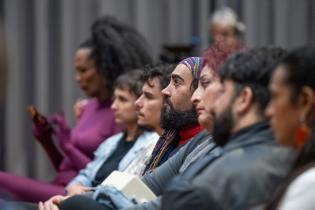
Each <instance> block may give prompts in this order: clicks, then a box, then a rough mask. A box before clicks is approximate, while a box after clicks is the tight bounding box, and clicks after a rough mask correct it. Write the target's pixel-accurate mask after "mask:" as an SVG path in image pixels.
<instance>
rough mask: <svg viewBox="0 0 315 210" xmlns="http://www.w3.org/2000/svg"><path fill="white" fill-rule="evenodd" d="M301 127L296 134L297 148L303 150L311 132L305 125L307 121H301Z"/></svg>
mask: <svg viewBox="0 0 315 210" xmlns="http://www.w3.org/2000/svg"><path fill="white" fill-rule="evenodd" d="M300 123H301V125H300V126H299V127H298V129H297V130H296V133H295V147H296V148H297V149H301V148H302V147H303V146H304V144H305V141H306V140H307V139H308V138H309V137H310V134H311V131H310V129H309V128H308V126H307V125H306V123H305V119H304V118H301V119H300Z"/></svg>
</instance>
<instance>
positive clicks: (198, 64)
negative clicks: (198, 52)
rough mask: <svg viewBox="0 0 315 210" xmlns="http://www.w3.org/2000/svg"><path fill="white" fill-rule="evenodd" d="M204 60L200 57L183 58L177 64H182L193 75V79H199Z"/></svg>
mask: <svg viewBox="0 0 315 210" xmlns="http://www.w3.org/2000/svg"><path fill="white" fill-rule="evenodd" d="M203 61H204V59H203V58H201V57H190V58H185V59H184V60H182V61H181V62H179V64H184V65H185V66H187V68H188V69H189V70H190V71H191V73H192V74H193V77H194V79H197V80H198V79H199V77H200V74H201V69H202V65H203Z"/></svg>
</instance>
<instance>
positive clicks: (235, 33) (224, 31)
mask: <svg viewBox="0 0 315 210" xmlns="http://www.w3.org/2000/svg"><path fill="white" fill-rule="evenodd" d="M209 29H210V38H211V42H212V43H213V44H214V45H216V44H217V43H220V42H221V43H222V42H223V43H225V44H227V45H229V46H234V47H235V48H239V46H240V45H241V35H242V33H243V31H244V30H245V26H244V24H243V23H242V22H240V21H239V20H238V17H237V15H236V13H235V12H234V11H233V10H232V9H231V8H229V7H222V8H220V9H218V10H216V11H214V13H213V15H212V16H211V18H210V21H209Z"/></svg>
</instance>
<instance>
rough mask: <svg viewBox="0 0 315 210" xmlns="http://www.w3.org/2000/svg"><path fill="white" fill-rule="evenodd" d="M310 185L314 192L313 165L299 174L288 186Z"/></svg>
mask: <svg viewBox="0 0 315 210" xmlns="http://www.w3.org/2000/svg"><path fill="white" fill-rule="evenodd" d="M300 187H312V188H313V189H314V192H315V166H314V167H312V168H309V169H307V170H306V171H304V172H303V173H302V174H300V175H299V176H298V177H297V178H296V179H295V180H294V181H293V182H292V184H291V185H290V187H289V188H300Z"/></svg>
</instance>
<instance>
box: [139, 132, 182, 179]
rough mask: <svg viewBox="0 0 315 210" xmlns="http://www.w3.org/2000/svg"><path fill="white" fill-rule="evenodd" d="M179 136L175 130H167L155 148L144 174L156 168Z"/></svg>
mask: <svg viewBox="0 0 315 210" xmlns="http://www.w3.org/2000/svg"><path fill="white" fill-rule="evenodd" d="M176 135H177V131H175V130H165V131H164V133H163V134H162V136H161V137H160V139H159V140H158V142H157V143H156V145H155V148H154V150H153V152H152V156H151V159H150V161H149V163H148V164H147V166H146V168H145V170H144V172H143V174H145V173H146V172H147V171H148V170H152V169H154V168H156V167H157V166H158V164H159V162H160V160H161V159H162V157H163V155H164V154H165V152H166V151H167V149H168V148H169V146H170V145H171V143H172V142H173V139H174V138H175V136H176Z"/></svg>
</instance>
